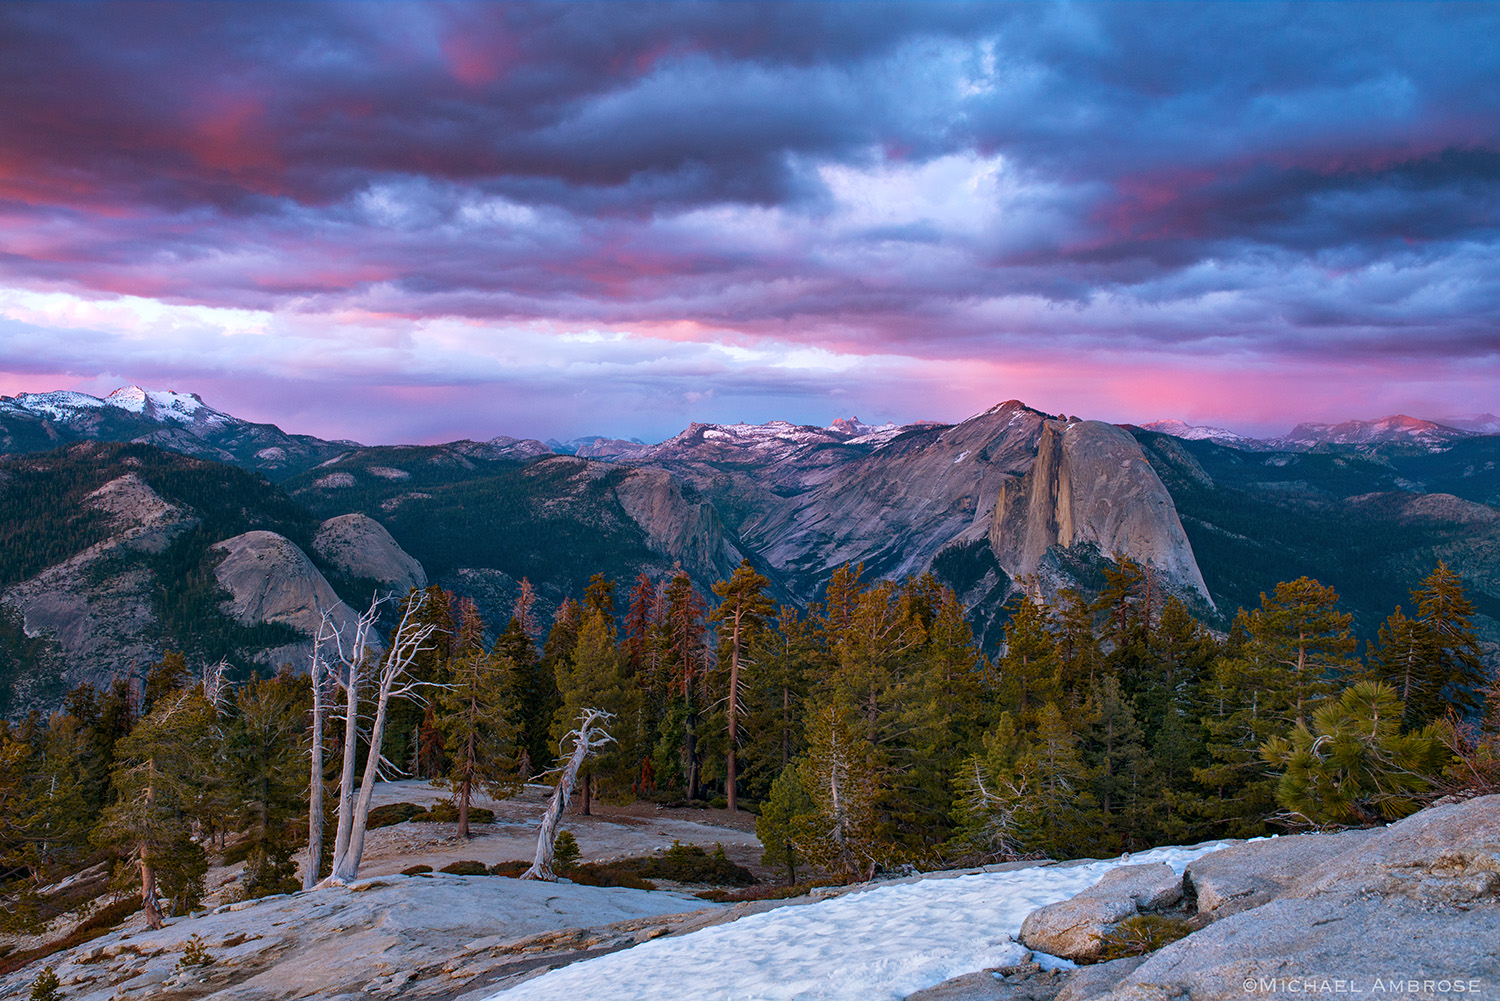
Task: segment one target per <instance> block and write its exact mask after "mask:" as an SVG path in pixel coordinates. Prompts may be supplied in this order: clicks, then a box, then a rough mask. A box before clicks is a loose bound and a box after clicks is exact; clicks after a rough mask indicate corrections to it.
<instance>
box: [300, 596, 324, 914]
mask: <svg viewBox="0 0 1500 1001" xmlns="http://www.w3.org/2000/svg"><path fill="white" fill-rule="evenodd" d="M324 621H325V622H326V621H327V620H326V618H325V620H324ZM319 632H320V635H321V630H320V631H319ZM320 645H321V644H318V646H320ZM318 646H314V648H313V655H312V665H311V667H310V668H309V670H308V673H309V674H310V675H311V676H312V697H313V709H312V748H311V750H310V751H309V752H308V758H309V764H308V775H307V867H306V868H305V869H304V870H303V873H302V889H304V890H311V889H312V888H313V887H315V886H317V885H318V876H319V872H318V864H319V863H320V862H321V861H322V860H323V714H324V712H326V711H327V710H326V707H325V706H324V705H323V679H324V675H325V674H326V673H327V671H326V669H325V667H324V664H323V658H322V656H320V654H319V651H318Z"/></svg>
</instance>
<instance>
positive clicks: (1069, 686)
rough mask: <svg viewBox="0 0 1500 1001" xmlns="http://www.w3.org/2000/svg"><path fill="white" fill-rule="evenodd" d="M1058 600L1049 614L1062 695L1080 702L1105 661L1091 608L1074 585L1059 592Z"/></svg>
mask: <svg viewBox="0 0 1500 1001" xmlns="http://www.w3.org/2000/svg"><path fill="white" fill-rule="evenodd" d="M1058 598H1060V599H1061V603H1060V604H1059V605H1058V606H1057V607H1056V608H1054V609H1053V610H1052V613H1051V615H1050V625H1051V632H1052V635H1053V638H1054V645H1055V647H1056V649H1057V664H1058V674H1059V675H1060V680H1061V683H1062V689H1063V691H1062V694H1063V696H1064V697H1066V698H1069V699H1070V700H1072V701H1076V702H1082V701H1083V694H1082V693H1086V692H1087V691H1088V686H1089V685H1091V684H1093V683H1094V680H1095V678H1096V677H1097V675H1098V673H1099V671H1100V669H1101V668H1102V666H1103V662H1104V653H1103V651H1102V650H1100V648H1099V637H1098V635H1097V634H1096V633H1095V631H1094V608H1093V606H1092V605H1091V604H1090V603H1089V602H1088V600H1087V599H1085V598H1084V596H1083V595H1082V594H1080V593H1079V592H1078V591H1077V590H1075V589H1073V588H1065V589H1063V591H1061V592H1060V593H1059V594H1058Z"/></svg>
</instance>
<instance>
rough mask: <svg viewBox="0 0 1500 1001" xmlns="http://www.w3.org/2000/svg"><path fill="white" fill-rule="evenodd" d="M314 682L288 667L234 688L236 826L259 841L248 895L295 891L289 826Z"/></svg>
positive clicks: (230, 744) (229, 727)
mask: <svg viewBox="0 0 1500 1001" xmlns="http://www.w3.org/2000/svg"><path fill="white" fill-rule="evenodd" d="M310 694H311V691H310V688H309V687H308V686H307V685H306V683H305V682H303V681H301V680H300V679H294V678H292V677H291V676H290V675H289V674H279V675H277V676H276V677H274V678H264V679H263V678H259V677H256V676H253V675H252V676H251V678H250V680H249V682H247V683H246V684H244V685H242V686H240V688H239V690H238V691H237V692H236V693H235V701H234V713H233V715H232V716H231V717H230V718H229V719H228V720H227V721H226V725H225V731H226V737H227V747H226V753H225V755H224V761H225V763H226V765H227V766H228V768H229V769H230V770H231V774H230V776H229V787H230V791H231V792H232V794H233V798H234V806H235V809H234V814H233V817H232V821H233V822H234V824H235V826H236V827H237V828H238V829H239V830H241V831H244V832H246V833H247V834H248V835H249V837H250V840H251V843H252V844H253V846H254V847H253V848H252V849H251V853H250V856H249V859H248V865H247V868H246V875H245V879H244V881H243V883H242V887H243V889H244V891H245V894H246V896H247V897H256V896H266V895H269V894H273V893H288V892H293V891H295V890H296V889H298V888H299V885H300V884H299V883H298V882H297V881H296V879H295V878H294V877H293V873H294V872H295V869H296V866H295V863H294V862H293V861H292V855H293V853H294V852H295V850H296V844H295V840H294V839H293V838H292V837H291V831H290V830H289V828H290V825H291V822H292V820H293V818H294V817H295V816H296V815H297V814H298V813H299V812H300V807H301V804H302V788H303V781H304V776H303V771H302V768H303V766H302V750H303V745H302V738H303V733H304V723H305V719H306V714H307V711H308V702H309V701H310V699H309V696H310Z"/></svg>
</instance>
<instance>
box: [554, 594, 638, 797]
mask: <svg viewBox="0 0 1500 1001" xmlns="http://www.w3.org/2000/svg"><path fill="white" fill-rule="evenodd" d="M557 687H558V692H559V694H560V696H561V699H562V704H561V706H560V707H559V708H558V710H557V712H556V714H555V715H554V716H553V722H552V737H553V740H554V742H555V744H556V746H559V747H560V746H561V742H562V740H563V738H564V737H565V736H566V735H567V734H568V733H570V732H571V731H572V730H573V728H574V727H575V726H576V725H577V721H578V718H579V716H580V714H581V713H583V712H584V711H585V710H587V709H598V710H601V711H603V712H607V713H609V714H610V715H611V716H612V717H613V718H615V719H632V718H633V717H634V715H635V714H636V713H637V712H639V708H640V699H639V692H638V690H637V688H636V686H635V684H634V682H633V681H631V680H630V679H628V678H626V677H625V676H624V675H623V673H622V671H621V657H620V652H619V650H618V649H617V648H616V645H615V625H614V620H613V619H612V618H610V617H609V615H608V613H607V612H606V610H605V608H604V606H602V605H600V604H597V603H596V604H594V605H593V606H592V607H590V608H589V609H588V610H586V611H585V612H584V613H583V622H582V624H581V625H580V626H579V628H578V640H577V643H576V644H575V646H574V648H573V656H572V658H571V660H569V661H568V662H567V663H566V664H564V665H562V666H561V668H560V670H559V672H558V675H557ZM612 743H616V742H614V741H612ZM634 761H635V758H634V749H630V748H626V749H623V750H622V749H620V748H619V747H618V746H617V745H616V746H615V747H612V748H611V749H610V750H608V751H603V752H601V753H600V754H599V755H598V756H595V757H591V758H589V759H588V760H587V761H585V762H584V763H583V764H582V766H581V770H580V771H579V773H578V778H579V782H580V786H579V810H580V812H581V813H583V814H584V815H585V816H588V815H589V812H590V805H591V803H592V799H593V787H594V785H595V784H596V781H597V780H598V779H599V778H600V777H601V776H602V777H603V778H604V779H605V780H606V784H607V785H608V787H609V791H610V792H611V793H612V794H614V795H619V794H621V793H622V791H623V790H625V789H629V787H630V782H631V778H632V777H633V776H632V775H631V774H630V773H631V771H632V766H633V763H634Z"/></svg>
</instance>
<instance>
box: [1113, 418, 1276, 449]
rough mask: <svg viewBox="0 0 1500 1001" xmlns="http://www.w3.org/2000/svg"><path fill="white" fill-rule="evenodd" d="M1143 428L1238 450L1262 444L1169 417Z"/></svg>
mask: <svg viewBox="0 0 1500 1001" xmlns="http://www.w3.org/2000/svg"><path fill="white" fill-rule="evenodd" d="M1141 427H1142V428H1143V429H1144V430H1147V431H1155V432H1156V433H1157V434H1169V435H1171V436H1172V437H1173V438H1181V439H1183V440H1184V441H1212V442H1217V443H1218V444H1220V445H1230V446H1233V447H1236V448H1240V447H1244V446H1247V445H1248V446H1252V447H1254V446H1260V445H1261V442H1259V441H1258V440H1256V439H1254V438H1247V437H1246V436H1245V435H1242V434H1236V433H1235V432H1233V431H1230V430H1228V429H1227V428H1217V427H1208V426H1206V425H1203V424H1189V423H1187V422H1186V421H1180V420H1177V419H1176V418H1174V417H1169V418H1167V419H1166V420H1160V421H1152V422H1151V423H1149V424H1142V425H1141Z"/></svg>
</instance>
